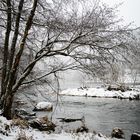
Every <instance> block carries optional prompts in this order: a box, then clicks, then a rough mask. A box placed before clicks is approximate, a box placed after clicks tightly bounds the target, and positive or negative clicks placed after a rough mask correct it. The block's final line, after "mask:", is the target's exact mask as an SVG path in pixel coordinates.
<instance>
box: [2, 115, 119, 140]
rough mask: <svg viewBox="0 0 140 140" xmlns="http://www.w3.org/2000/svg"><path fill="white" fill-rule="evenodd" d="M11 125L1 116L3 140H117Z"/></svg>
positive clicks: (88, 134)
mask: <svg viewBox="0 0 140 140" xmlns="http://www.w3.org/2000/svg"><path fill="white" fill-rule="evenodd" d="M11 123H12V121H8V120H6V118H4V117H2V116H0V139H1V140H17V139H18V138H19V137H20V138H21V137H24V138H26V139H27V140H117V139H116V138H107V137H105V136H103V135H102V134H94V133H66V132H63V131H62V133H60V134H55V133H51V134H48V133H47V132H41V131H38V130H35V129H32V128H26V129H21V128H19V127H18V126H11ZM7 125H8V126H10V129H9V130H5V126H7ZM4 132H5V134H4ZM6 134H7V135H6Z"/></svg>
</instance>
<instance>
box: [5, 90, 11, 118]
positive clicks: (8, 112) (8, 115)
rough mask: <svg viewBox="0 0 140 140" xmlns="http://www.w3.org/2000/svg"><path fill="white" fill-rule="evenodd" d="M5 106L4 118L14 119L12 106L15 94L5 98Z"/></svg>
mask: <svg viewBox="0 0 140 140" xmlns="http://www.w3.org/2000/svg"><path fill="white" fill-rule="evenodd" d="M3 102H4V104H3V116H4V117H6V118H7V119H9V120H10V119H12V116H13V114H12V104H13V94H12V93H11V92H9V93H8V95H7V97H5V98H4V101H3Z"/></svg>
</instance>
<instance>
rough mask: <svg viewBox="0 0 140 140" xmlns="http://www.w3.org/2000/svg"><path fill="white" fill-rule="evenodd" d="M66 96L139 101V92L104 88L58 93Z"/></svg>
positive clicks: (70, 90)
mask: <svg viewBox="0 0 140 140" xmlns="http://www.w3.org/2000/svg"><path fill="white" fill-rule="evenodd" d="M60 94H61V95H68V96H88V97H99V98H119V99H140V91H136V90H131V91H125V92H122V91H109V90H106V89H104V88H86V89H67V90H63V91H62V92H60Z"/></svg>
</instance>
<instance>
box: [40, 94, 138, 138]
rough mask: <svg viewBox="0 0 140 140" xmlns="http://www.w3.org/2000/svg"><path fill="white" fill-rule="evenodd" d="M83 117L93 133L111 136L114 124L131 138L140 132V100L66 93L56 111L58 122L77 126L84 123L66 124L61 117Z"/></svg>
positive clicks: (54, 114) (66, 127)
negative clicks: (133, 134) (69, 94)
mask: <svg viewBox="0 0 140 140" xmlns="http://www.w3.org/2000/svg"><path fill="white" fill-rule="evenodd" d="M42 113H43V112H42ZM43 114H44V113H43ZM40 115H41V114H40ZM82 116H84V118H85V124H86V126H87V127H88V128H89V130H90V131H91V132H92V131H94V130H95V131H96V132H101V133H102V134H105V135H108V136H109V135H110V134H111V131H112V129H113V128H114V127H119V128H122V129H123V130H124V133H125V137H126V139H130V135H131V134H132V133H133V132H136V131H138V132H139V131H140V101H129V100H119V99H107V98H105V99H103V98H91V97H74V96H63V97H61V102H59V104H58V105H57V108H56V109H55V112H54V113H53V119H54V121H55V123H56V124H58V125H59V126H60V125H61V129H62V128H63V129H64V130H73V129H76V128H77V127H78V126H80V125H82V123H81V122H73V123H64V122H63V123H62V122H60V120H59V119H57V118H81V117H82Z"/></svg>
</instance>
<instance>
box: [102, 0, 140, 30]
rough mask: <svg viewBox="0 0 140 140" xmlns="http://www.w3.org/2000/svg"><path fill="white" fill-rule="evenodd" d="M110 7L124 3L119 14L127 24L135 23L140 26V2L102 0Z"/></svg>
mask: <svg viewBox="0 0 140 140" xmlns="http://www.w3.org/2000/svg"><path fill="white" fill-rule="evenodd" d="M101 1H103V2H104V3H107V4H108V5H111V6H112V5H114V4H116V3H117V4H118V3H121V2H123V4H122V5H121V6H120V8H119V10H120V12H119V14H120V17H122V18H123V19H124V22H125V23H127V24H128V23H131V22H133V25H135V26H137V27H138V26H140V0H101Z"/></svg>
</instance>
